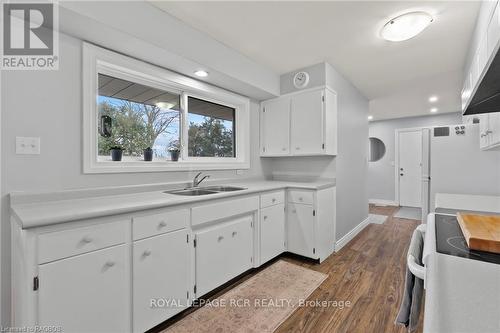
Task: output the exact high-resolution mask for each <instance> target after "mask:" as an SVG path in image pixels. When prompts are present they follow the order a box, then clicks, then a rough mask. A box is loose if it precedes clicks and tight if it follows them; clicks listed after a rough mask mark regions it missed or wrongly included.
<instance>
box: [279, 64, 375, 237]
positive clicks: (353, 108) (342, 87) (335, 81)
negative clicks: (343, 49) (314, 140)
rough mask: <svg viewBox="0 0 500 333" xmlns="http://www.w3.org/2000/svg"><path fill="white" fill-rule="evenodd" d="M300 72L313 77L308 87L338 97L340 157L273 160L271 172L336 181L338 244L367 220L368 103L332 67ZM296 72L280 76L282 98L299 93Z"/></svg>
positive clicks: (325, 66) (318, 67)
mask: <svg viewBox="0 0 500 333" xmlns="http://www.w3.org/2000/svg"><path fill="white" fill-rule="evenodd" d="M301 70H305V71H307V72H308V73H309V75H310V84H309V87H314V86H321V85H325V84H326V85H328V86H330V87H331V88H332V89H333V90H335V91H336V92H337V94H338V140H339V141H338V156H337V157H300V158H273V159H270V161H271V164H270V165H269V168H270V169H271V170H272V171H273V172H278V173H283V172H285V173H291V174H293V173H297V174H304V175H306V176H308V175H316V176H319V177H336V178H337V231H336V239H337V240H338V239H340V238H341V237H342V236H344V235H345V234H347V233H348V232H349V231H351V230H352V229H353V228H354V227H356V226H357V225H358V224H359V223H361V222H362V221H363V220H364V219H365V218H366V217H367V216H368V196H367V186H366V174H367V147H368V146H367V144H366V142H367V141H368V122H367V115H368V100H367V99H366V98H365V97H364V96H363V95H362V94H361V93H360V92H359V91H358V90H357V89H356V87H354V86H353V85H352V84H351V83H350V82H349V81H347V80H346V79H345V78H344V77H342V75H340V74H339V73H338V72H337V71H336V70H335V69H334V68H333V67H332V66H330V65H329V64H325V63H321V64H317V65H313V66H310V67H307V68H304V69H301ZM297 71H298V70H297ZM297 71H294V72H291V73H287V74H283V75H282V76H281V93H282V94H285V93H289V92H293V91H295V90H296V89H295V87H294V86H293V84H292V77H293V75H294V74H295V73H296V72H297Z"/></svg>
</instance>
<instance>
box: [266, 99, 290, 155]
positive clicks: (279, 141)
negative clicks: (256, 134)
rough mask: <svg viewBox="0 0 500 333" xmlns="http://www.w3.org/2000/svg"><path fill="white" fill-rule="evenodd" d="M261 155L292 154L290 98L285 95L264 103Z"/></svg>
mask: <svg viewBox="0 0 500 333" xmlns="http://www.w3.org/2000/svg"><path fill="white" fill-rule="evenodd" d="M260 124H261V125H260V126H261V132H260V142H261V151H260V152H261V155H263V156H279V155H289V154H290V98H289V97H283V98H278V99H275V100H271V101H267V102H265V103H263V104H262V112H261V123H260Z"/></svg>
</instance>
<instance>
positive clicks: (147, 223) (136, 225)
mask: <svg viewBox="0 0 500 333" xmlns="http://www.w3.org/2000/svg"><path fill="white" fill-rule="evenodd" d="M188 224H189V209H178V210H171V211H165V212H158V213H155V214H147V215H138V216H134V217H133V221H132V237H133V239H134V240H137V239H142V238H146V237H150V236H154V235H159V234H163V233H165V232H169V231H174V230H179V229H182V228H186V227H187V226H188Z"/></svg>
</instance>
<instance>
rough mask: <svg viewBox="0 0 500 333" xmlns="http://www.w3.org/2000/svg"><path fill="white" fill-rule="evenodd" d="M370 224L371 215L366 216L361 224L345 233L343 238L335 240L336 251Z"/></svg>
mask: <svg viewBox="0 0 500 333" xmlns="http://www.w3.org/2000/svg"><path fill="white" fill-rule="evenodd" d="M368 224H370V217H369V216H368V217H366V219H364V220H363V222H361V223H360V224H358V225H357V226H355V227H354V229H352V230H351V231H349V232H348V233H347V234H345V235H344V236H343V237H342V238H341V239H339V240H338V241H337V242H335V252H338V251H339V250H340V249H341V248H343V247H344V246H345V245H346V244H347V243H349V242H350V241H351V240H352V239H353V238H354V237H356V235H357V234H359V233H360V232H361V230H363V229H364V228H365V227H366V226H367V225H368Z"/></svg>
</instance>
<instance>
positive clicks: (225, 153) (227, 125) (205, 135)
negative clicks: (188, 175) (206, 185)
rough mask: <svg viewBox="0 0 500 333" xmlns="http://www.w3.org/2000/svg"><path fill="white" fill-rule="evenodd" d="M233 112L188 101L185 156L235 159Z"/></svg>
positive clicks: (191, 100)
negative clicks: (186, 148) (186, 152)
mask: <svg viewBox="0 0 500 333" xmlns="http://www.w3.org/2000/svg"><path fill="white" fill-rule="evenodd" d="M235 115H236V110H235V109H234V108H231V107H228V106H224V105H220V104H216V103H212V102H208V101H205V100H202V99H198V98H194V97H188V123H189V129H188V155H189V156H194V157H236V142H235V134H236V133H235V128H236V127H235V125H236V123H235Z"/></svg>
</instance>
